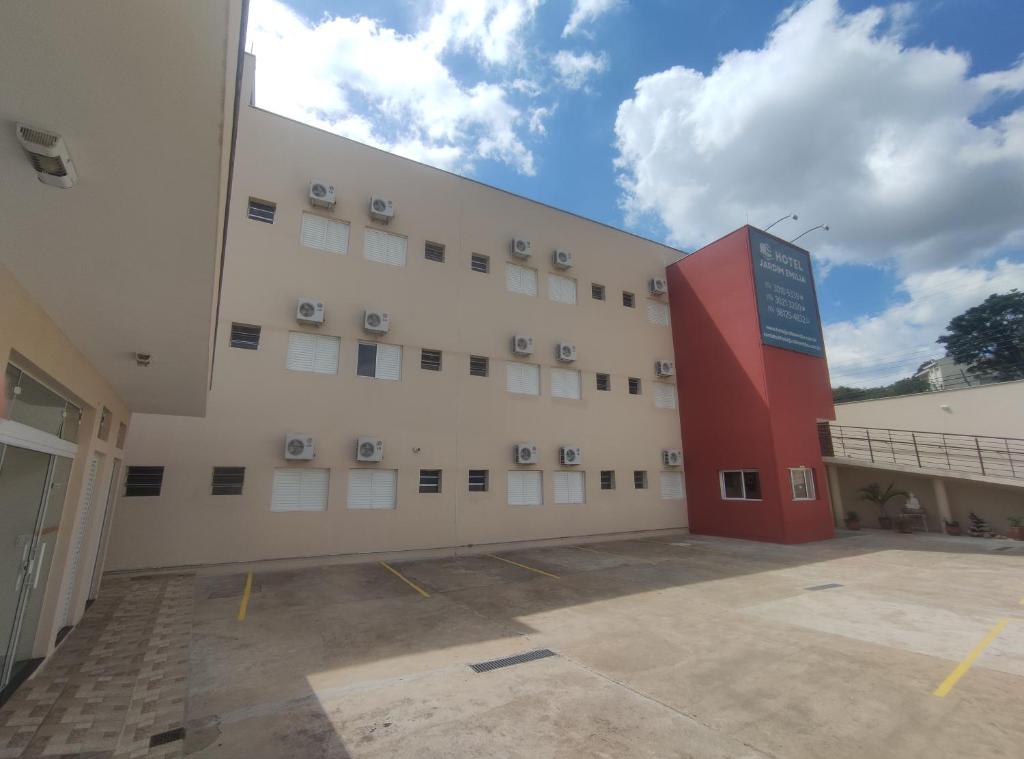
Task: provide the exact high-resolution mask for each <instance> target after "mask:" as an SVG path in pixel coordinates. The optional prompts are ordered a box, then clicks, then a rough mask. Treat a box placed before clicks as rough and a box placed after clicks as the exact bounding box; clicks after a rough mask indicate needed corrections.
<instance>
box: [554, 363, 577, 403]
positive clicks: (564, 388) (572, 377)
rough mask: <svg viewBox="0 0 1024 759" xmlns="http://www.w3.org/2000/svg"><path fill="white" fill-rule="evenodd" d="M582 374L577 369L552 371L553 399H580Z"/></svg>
mask: <svg viewBox="0 0 1024 759" xmlns="http://www.w3.org/2000/svg"><path fill="white" fill-rule="evenodd" d="M580 385H581V382H580V373H579V371H578V370H576V369H552V370H551V397H552V398H570V399H572V400H574V401H578V400H579V399H580Z"/></svg>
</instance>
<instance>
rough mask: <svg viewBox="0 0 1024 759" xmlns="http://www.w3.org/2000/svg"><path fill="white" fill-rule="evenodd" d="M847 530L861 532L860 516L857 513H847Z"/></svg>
mask: <svg viewBox="0 0 1024 759" xmlns="http://www.w3.org/2000/svg"><path fill="white" fill-rule="evenodd" d="M846 529H847V530H859V529H860V515H859V514H858V513H857V512H856V511H847V512H846Z"/></svg>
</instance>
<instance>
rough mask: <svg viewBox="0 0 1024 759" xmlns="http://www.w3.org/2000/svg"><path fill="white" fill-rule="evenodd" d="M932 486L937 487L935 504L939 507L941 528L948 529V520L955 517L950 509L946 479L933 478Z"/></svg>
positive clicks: (942, 529) (943, 530)
mask: <svg viewBox="0 0 1024 759" xmlns="http://www.w3.org/2000/svg"><path fill="white" fill-rule="evenodd" d="M932 486H933V487H934V488H935V505H936V506H937V507H938V509H939V519H940V520H941V521H940V522H939V530H941V531H942V532H945V531H946V522H948V521H949V520H951V519H952V518H953V514H952V512H951V511H950V510H949V496H948V495H946V481H945V480H943V479H942V478H940V477H936V478H935V479H933V480H932Z"/></svg>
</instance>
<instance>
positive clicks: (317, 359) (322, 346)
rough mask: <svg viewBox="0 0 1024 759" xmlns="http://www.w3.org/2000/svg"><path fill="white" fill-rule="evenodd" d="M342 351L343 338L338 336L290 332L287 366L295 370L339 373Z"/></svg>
mask: <svg viewBox="0 0 1024 759" xmlns="http://www.w3.org/2000/svg"><path fill="white" fill-rule="evenodd" d="M340 351H341V340H340V339H339V338H337V337H331V336H330V335H314V334H312V333H309V332H289V333H288V359H287V361H286V366H287V367H288V368H289V369H291V370H292V371H293V372H315V373H316V374H337V373H338V354H339V353H340Z"/></svg>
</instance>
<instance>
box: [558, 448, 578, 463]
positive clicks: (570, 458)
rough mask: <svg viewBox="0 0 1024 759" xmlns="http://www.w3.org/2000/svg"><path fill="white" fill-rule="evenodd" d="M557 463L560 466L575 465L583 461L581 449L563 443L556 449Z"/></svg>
mask: <svg viewBox="0 0 1024 759" xmlns="http://www.w3.org/2000/svg"><path fill="white" fill-rule="evenodd" d="M558 463H559V464H561V465H562V466H577V465H578V464H582V463H583V451H582V450H581V449H580V448H579V447H576V446H571V445H563V446H560V447H559V449H558Z"/></svg>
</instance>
